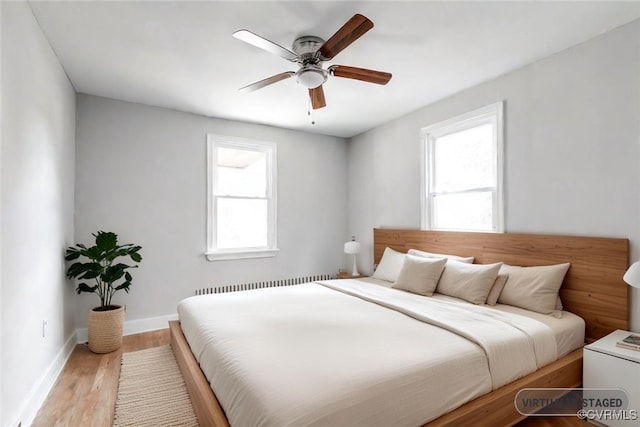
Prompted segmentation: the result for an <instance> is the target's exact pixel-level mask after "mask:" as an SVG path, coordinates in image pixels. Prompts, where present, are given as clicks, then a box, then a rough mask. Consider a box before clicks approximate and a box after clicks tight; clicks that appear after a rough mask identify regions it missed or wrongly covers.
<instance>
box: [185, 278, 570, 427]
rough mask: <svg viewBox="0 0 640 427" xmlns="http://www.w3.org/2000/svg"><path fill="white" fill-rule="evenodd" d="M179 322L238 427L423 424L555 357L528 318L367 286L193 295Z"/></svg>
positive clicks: (332, 284) (553, 341)
mask: <svg viewBox="0 0 640 427" xmlns="http://www.w3.org/2000/svg"><path fill="white" fill-rule="evenodd" d="M372 301H375V303H372ZM461 307H463V308H461ZM470 307H473V308H472V309H471V311H469V308H470ZM470 313H471V314H470ZM178 314H179V317H180V321H181V326H182V330H183V332H184V334H185V337H186V338H187V341H188V342H189V344H190V346H191V350H192V352H193V354H194V355H195V357H196V359H197V360H198V361H199V363H200V366H201V368H202V370H203V372H204V373H205V376H206V377H207V379H208V380H209V382H210V383H211V386H212V388H213V390H214V391H215V393H216V396H217V398H218V400H219V401H220V404H221V406H222V407H223V409H224V410H225V413H226V415H227V418H228V419H229V422H230V423H231V425H232V426H233V427H241V426H274V427H280V426H302V425H305V426H307V425H317V426H328V425H331V426H343V425H362V426H375V425H380V426H386V425H397V426H416V425H421V424H424V423H425V422H428V421H430V420H432V419H434V418H436V417H438V416H440V415H441V414H443V413H446V412H448V411H450V410H452V409H454V408H456V407H458V406H460V405H461V404H463V403H465V402H467V401H469V400H471V399H473V398H475V397H477V396H479V395H482V394H485V393H487V392H489V391H491V389H492V388H497V387H499V386H501V385H503V384H505V383H507V382H510V381H512V380H515V379H516V378H519V377H521V376H524V375H526V374H527V373H529V372H532V371H533V370H535V369H536V368H537V367H539V366H542V365H544V364H546V363H549V362H551V361H553V360H555V359H556V357H557V356H558V345H557V343H558V340H557V335H556V334H555V333H554V330H553V328H552V327H549V326H547V325H545V324H544V323H542V322H539V321H536V320H535V319H532V318H531V317H526V316H522V315H519V314H514V313H509V310H508V309H507V310H504V309H489V308H485V307H481V306H473V305H471V304H469V303H466V302H458V301H457V300H455V299H454V298H449V299H447V298H446V297H444V298H428V297H421V296H416V295H412V294H409V293H407V292H403V291H399V290H396V289H390V288H386V287H382V286H376V285H373V284H371V283H366V282H365V281H360V280H341V281H327V282H325V283H324V284H320V283H309V284H303V285H297V286H291V287H283V288H269V289H261V290H255V291H249V292H235V293H226V294H217V295H208V296H199V297H192V298H188V299H186V300H184V301H182V302H181V303H180V304H179V306H178ZM424 320H428V321H431V322H434V323H436V324H438V325H440V326H445V324H446V325H447V326H446V328H448V329H450V330H453V331H456V332H457V333H454V332H450V331H449V330H447V329H443V328H441V327H438V326H435V325H431V324H429V323H425V322H424ZM555 320H558V319H555ZM458 333H460V334H462V335H463V336H461V335H458ZM505 336H511V340H510V341H511V343H507V342H506V341H505V340H504V337H505ZM514 343H516V344H514ZM518 343H519V344H518ZM507 347H508V348H507Z"/></svg>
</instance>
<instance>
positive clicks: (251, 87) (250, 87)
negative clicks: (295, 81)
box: [238, 71, 295, 93]
mask: <svg viewBox="0 0 640 427" xmlns="http://www.w3.org/2000/svg"><path fill="white" fill-rule="evenodd" d="M294 74H295V73H294V72H293V71H287V72H284V73H280V74H276V75H275V76H271V77H267V78H266V79H263V80H260V81H258V82H255V83H251V84H250V85H248V86H245V87H241V88H240V89H238V90H239V91H240V92H245V93H246V92H253V91H255V90H258V89H262V88H263V87H265V86H269V85H272V84H274V83H278V82H279V81H281V80H284V79H288V78H289V77H291V76H293V75H294Z"/></svg>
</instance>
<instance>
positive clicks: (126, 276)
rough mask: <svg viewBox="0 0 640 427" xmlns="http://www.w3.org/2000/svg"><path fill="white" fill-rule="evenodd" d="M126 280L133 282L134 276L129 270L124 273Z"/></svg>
mask: <svg viewBox="0 0 640 427" xmlns="http://www.w3.org/2000/svg"><path fill="white" fill-rule="evenodd" d="M124 280H126V281H127V282H131V281H132V280H133V277H131V274H130V273H129V272H128V271H127V272H126V273H124Z"/></svg>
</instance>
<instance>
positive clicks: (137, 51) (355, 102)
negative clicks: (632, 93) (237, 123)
mask: <svg viewBox="0 0 640 427" xmlns="http://www.w3.org/2000/svg"><path fill="white" fill-rule="evenodd" d="M29 3H30V4H31V7H32V9H33V12H34V14H35V16H36V19H37V20H38V22H39V24H40V26H41V27H42V29H43V31H44V33H45V35H46V37H47V38H48V39H49V41H50V43H51V45H52V47H53V49H54V50H55V52H56V54H57V55H58V58H59V59H60V62H61V63H62V66H63V67H64V69H65V70H66V72H67V74H68V76H69V78H70V79H71V82H72V83H73V85H74V87H75V88H76V90H77V91H78V92H82V93H87V94H92V95H99V96H104V97H109V98H115V99H121V100H125V101H131V102H138V103H142V104H147V105H154V106H161V107H167V108H173V109H176V110H181V111H186V112H193V113H197V114H201V115H205V116H212V117H220V118H227V119H235V120H242V121H249V122H256V123H263V124H269V125H274V126H280V127H285V128H291V129H298V130H303V131H308V132H317V133H323V134H328V135H336V136H342V137H350V136H353V135H356V134H358V133H361V132H363V131H366V130H368V129H370V128H372V127H375V126H377V125H379V124H381V123H384V122H387V121H389V120H392V119H394V118H396V117H399V116H402V115H404V114H406V113H409V112H411V111H414V110H416V109H418V108H420V107H422V106H424V105H427V104H430V103H432V102H434V101H437V100H439V99H442V98H444V97H447V96H449V95H451V94H453V93H456V92H459V91H461V90H463V89H465V88H469V87H471V86H474V85H476V84H478V83H481V82H483V81H486V80H488V79H491V78H494V77H497V76H499V75H501V74H504V73H506V72H509V71H511V70H514V69H516V68H519V67H521V66H523V65H525V64H528V63H531V62H533V61H536V60H538V59H540V58H543V57H545V56H548V55H551V54H553V53H556V52H558V51H560V50H563V49H566V48H568V47H570V46H573V45H576V44H578V43H581V42H583V41H585V40H587V39H590V38H592V37H594V36H597V35H599V34H602V33H604V32H607V31H609V30H611V29H613V28H615V27H617V26H620V25H623V24H625V23H628V22H630V21H632V20H635V19H638V18H640V1H622V2H614V1H596V2H586V1H550V2H543V1H505V2H497V1H467V2H463V1H406V2H399V1H372V2H355V1H289V2H285V1H255V2H248V1H194V2H186V1H158V2H154V1H102V2H98V1H70V2H63V1H42V2H41V1H30V2H29ZM354 13H361V14H363V15H365V16H367V17H368V18H369V19H371V20H372V21H373V22H374V24H375V27H374V28H373V29H372V30H371V31H369V32H368V33H366V34H365V35H364V36H362V37H361V38H360V39H359V40H357V41H356V42H355V43H353V44H352V45H351V46H349V47H348V48H347V49H346V50H344V51H343V52H341V53H340V54H338V55H337V56H336V57H335V58H334V60H333V61H331V62H327V63H325V64H324V65H325V66H328V65H331V64H341V65H352V66H357V67H362V68H371V69H374V70H380V71H388V72H390V73H392V74H393V78H392V79H391V81H390V82H389V83H388V84H387V85H386V86H379V85H375V84H370V83H363V82H360V81H356V80H349V79H343V78H337V77H330V78H329V80H328V81H327V82H326V83H325V86H324V92H325V95H326V99H327V107H326V108H323V109H321V110H317V111H316V112H315V113H314V119H315V122H316V124H315V125H312V124H311V120H310V118H309V117H308V116H307V111H308V104H309V101H308V96H307V91H306V89H305V88H303V87H302V86H300V85H298V84H297V83H296V81H295V79H288V80H285V81H282V82H279V83H276V84H273V85H271V86H269V87H266V88H263V89H261V90H259V91H256V92H253V93H239V92H238V91H237V89H238V88H240V87H242V86H245V85H247V84H250V83H253V82H255V81H257V80H261V79H263V78H266V77H269V76H271V75H274V74H278V73H280V72H283V71H290V70H291V71H295V69H296V66H295V64H292V63H290V62H288V61H286V60H284V59H282V58H280V57H278V56H275V55H272V54H269V53H267V52H265V51H262V50H260V49H257V48H255V47H253V46H250V45H248V44H245V43H243V42H241V41H239V40H237V39H235V38H233V37H232V36H231V34H232V33H233V32H234V31H235V30H238V29H242V28H246V29H249V30H251V31H253V32H255V33H257V34H259V35H261V36H263V37H265V38H267V39H269V40H272V41H273V42H275V43H278V44H280V45H282V46H284V47H286V48H290V47H291V43H292V42H293V40H294V39H295V38H296V37H299V36H302V35H316V36H319V37H322V38H324V39H327V38H329V37H330V36H331V35H332V34H333V33H334V32H335V31H336V30H337V29H338V28H340V26H342V24H344V23H345V22H346V21H347V20H348V19H349V18H350V17H351V16H352V15H353V14H354Z"/></svg>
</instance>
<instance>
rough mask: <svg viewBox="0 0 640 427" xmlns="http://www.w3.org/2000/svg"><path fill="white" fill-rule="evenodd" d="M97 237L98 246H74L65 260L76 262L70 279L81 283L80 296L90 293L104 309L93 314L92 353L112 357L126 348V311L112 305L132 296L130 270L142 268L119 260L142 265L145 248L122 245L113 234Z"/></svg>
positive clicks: (96, 309)
mask: <svg viewBox="0 0 640 427" xmlns="http://www.w3.org/2000/svg"><path fill="white" fill-rule="evenodd" d="M93 236H94V237H95V245H93V246H91V247H86V246H85V245H83V244H77V245H75V246H70V247H68V248H67V251H66V253H65V257H64V258H65V260H67V261H75V262H73V263H72V264H71V265H69V268H68V269H67V277H69V278H70V279H71V278H73V279H78V280H79V283H78V286H77V288H76V291H77V292H78V295H79V294H81V293H82V292H89V293H94V294H97V295H98V297H99V298H100V305H99V306H98V307H94V308H93V309H91V310H90V311H89V321H88V330H89V349H90V350H91V351H93V352H94V353H109V352H111V351H114V350H117V349H118V348H120V346H121V345H122V325H123V322H124V307H122V306H119V305H113V304H111V298H113V295H114V294H115V293H116V292H118V291H120V290H124V291H125V292H127V293H129V287H130V286H131V280H132V277H131V274H130V273H129V272H128V271H127V270H129V269H131V268H137V267H138V266H137V265H128V264H125V263H123V262H120V261H117V260H118V259H119V258H121V257H128V258H129V259H130V260H131V261H132V262H134V263H139V262H140V261H141V260H142V256H140V249H142V248H141V247H140V246H135V245H132V244H124V245H118V235H117V234H115V233H111V232H105V231H98V232H97V233H93Z"/></svg>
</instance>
